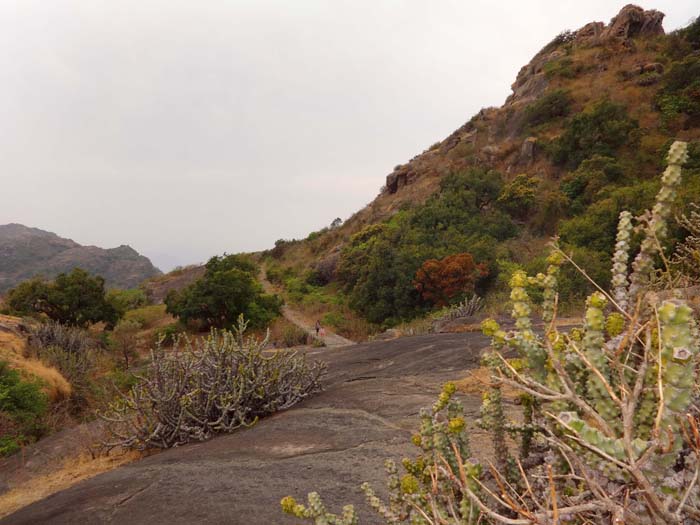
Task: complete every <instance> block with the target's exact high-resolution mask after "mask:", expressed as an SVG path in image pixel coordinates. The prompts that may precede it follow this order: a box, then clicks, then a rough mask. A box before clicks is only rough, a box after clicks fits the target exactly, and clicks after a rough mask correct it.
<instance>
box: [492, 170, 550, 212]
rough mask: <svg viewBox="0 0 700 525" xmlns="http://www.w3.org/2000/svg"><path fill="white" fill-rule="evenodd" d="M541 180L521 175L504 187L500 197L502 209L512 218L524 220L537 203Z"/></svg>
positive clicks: (499, 202)
mask: <svg viewBox="0 0 700 525" xmlns="http://www.w3.org/2000/svg"><path fill="white" fill-rule="evenodd" d="M539 184H540V179H538V178H537V177H530V176H529V175H525V174H521V175H518V176H517V177H515V178H514V179H513V180H512V181H511V182H509V183H508V184H506V185H505V186H504V187H503V191H501V194H500V195H499V196H498V204H499V205H500V207H501V208H502V209H503V210H504V211H506V212H507V213H508V214H510V216H511V217H516V218H519V219H524V218H526V217H527V216H528V214H529V213H530V210H531V209H532V207H533V206H534V205H535V202H536V201H537V187H538V186H539Z"/></svg>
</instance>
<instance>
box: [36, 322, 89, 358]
mask: <svg viewBox="0 0 700 525" xmlns="http://www.w3.org/2000/svg"><path fill="white" fill-rule="evenodd" d="M29 344H30V345H31V346H32V347H33V348H35V349H37V350H41V349H44V348H49V347H59V348H62V349H63V350H64V351H65V352H69V353H80V352H86V351H88V350H90V349H91V348H95V346H96V345H97V343H96V342H95V341H94V340H93V339H92V337H90V334H89V333H88V332H87V331H85V330H83V329H81V328H76V327H72V326H64V325H62V324H59V323H57V322H54V321H49V322H47V323H41V324H36V325H33V326H32V327H31V328H30V331H29Z"/></svg>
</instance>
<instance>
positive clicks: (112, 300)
mask: <svg viewBox="0 0 700 525" xmlns="http://www.w3.org/2000/svg"><path fill="white" fill-rule="evenodd" d="M106 299H107V302H108V303H109V304H111V305H112V308H114V309H115V310H116V311H117V312H118V314H119V317H123V316H124V314H125V313H126V312H127V311H129V310H134V309H136V308H140V307H142V306H146V305H147V304H148V297H146V292H144V291H143V290H141V289H139V288H133V289H131V290H116V289H115V290H109V291H108V292H107V295H106Z"/></svg>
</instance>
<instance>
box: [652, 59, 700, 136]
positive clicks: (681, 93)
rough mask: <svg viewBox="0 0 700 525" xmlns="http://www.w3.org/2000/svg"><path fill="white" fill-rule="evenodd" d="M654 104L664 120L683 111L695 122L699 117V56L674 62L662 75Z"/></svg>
mask: <svg viewBox="0 0 700 525" xmlns="http://www.w3.org/2000/svg"><path fill="white" fill-rule="evenodd" d="M656 105H657V107H658V109H659V111H661V114H662V116H663V118H664V120H665V121H667V122H668V121H669V120H671V119H673V118H674V117H676V116H677V115H679V114H681V113H683V114H685V115H687V116H688V117H689V118H690V119H691V123H697V122H698V121H699V119H700V58H698V57H697V56H689V57H686V58H685V59H684V60H682V61H679V62H674V63H673V64H672V66H671V67H670V68H669V70H668V72H667V73H666V74H665V75H664V81H663V87H662V89H661V90H659V93H658V95H657V98H656Z"/></svg>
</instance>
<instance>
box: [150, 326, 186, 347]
mask: <svg viewBox="0 0 700 525" xmlns="http://www.w3.org/2000/svg"><path fill="white" fill-rule="evenodd" d="M184 331H185V328H184V327H183V326H182V325H181V324H180V323H170V324H169V325H166V326H163V327H162V328H159V329H158V330H156V331H155V334H154V341H153V342H154V344H161V345H163V346H170V345H173V344H175V341H176V340H177V338H178V337H179V336H180V334H182V333H183V332H184Z"/></svg>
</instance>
